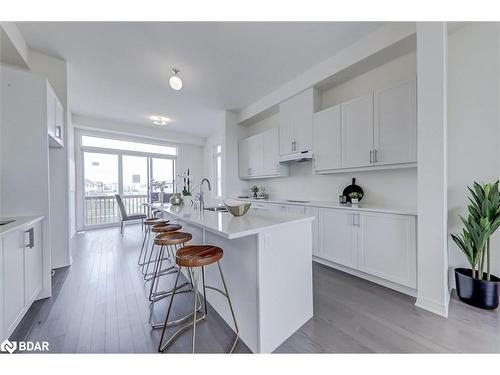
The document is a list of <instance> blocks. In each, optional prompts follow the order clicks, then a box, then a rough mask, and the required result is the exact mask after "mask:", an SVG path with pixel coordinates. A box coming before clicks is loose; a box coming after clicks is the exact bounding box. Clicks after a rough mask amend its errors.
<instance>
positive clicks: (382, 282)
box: [313, 256, 417, 297]
mask: <svg viewBox="0 0 500 375" xmlns="http://www.w3.org/2000/svg"><path fill="white" fill-rule="evenodd" d="M313 261H314V262H317V263H320V264H323V265H325V266H328V267H331V268H334V269H336V270H339V271H342V272H345V273H348V274H350V275H354V276H356V277H359V278H360V279H365V280H368V281H371V282H372V283H375V284H379V285H382V286H385V287H386V288H390V289H394V290H396V291H398V292H400V293H404V294H407V295H409V296H412V297H416V296H417V291H416V290H415V289H412V288H409V287H407V286H404V285H400V284H396V283H393V282H392V281H388V280H385V279H382V278H380V277H377V276H373V275H370V274H367V273H365V272H362V271H358V270H355V269H352V268H349V267H346V266H342V265H340V264H337V263H334V262H331V261H329V260H327V259H323V258H319V257H317V256H313Z"/></svg>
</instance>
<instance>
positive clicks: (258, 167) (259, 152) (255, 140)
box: [248, 134, 264, 177]
mask: <svg viewBox="0 0 500 375" xmlns="http://www.w3.org/2000/svg"><path fill="white" fill-rule="evenodd" d="M262 140H263V137H262V134H257V135H254V136H252V137H249V138H248V158H249V160H250V163H249V164H250V177H257V176H261V175H262V173H263V170H264V159H263V154H264V151H263V141H262Z"/></svg>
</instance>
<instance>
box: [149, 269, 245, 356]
mask: <svg viewBox="0 0 500 375" xmlns="http://www.w3.org/2000/svg"><path fill="white" fill-rule="evenodd" d="M217 266H218V270H219V274H220V277H221V280H222V285H223V288H224V290H223V291H222V290H221V289H219V288H216V287H213V286H210V285H206V284H205V269H204V268H205V267H204V266H202V267H186V268H187V271H188V272H189V273H190V274H191V278H192V280H193V293H194V296H193V313H192V314H189V315H192V316H193V321H192V322H191V323H187V324H185V325H184V326H182V327H180V328H179V329H178V330H177V331H176V332H174V333H173V335H172V336H171V337H170V338H169V339H168V340H167V341H165V342H164V340H165V336H166V331H167V328H168V327H170V326H172V325H173V324H172V322H170V321H169V317H170V313H171V311H172V304H173V301H174V297H175V295H176V294H178V292H177V284H178V281H179V276H180V274H181V270H182V268H183V267H182V266H181V267H179V273H178V274H177V277H176V280H175V284H174V289H173V293H172V297H171V298H170V302H169V305H168V310H167V316H166V317H165V324H164V326H163V331H162V334H161V339H160V344H159V346H158V351H159V352H163V351H164V350H165V349H166V348H167V347H168V346H169V345H170V344H171V343H172V341H173V340H174V339H175V338H177V337H178V336H179V335H180V334H181V333H182V332H183V331H185V330H186V329H187V328H189V327H191V326H192V327H193V334H192V352H193V353H195V349H196V325H197V323H199V322H200V321H202V320H205V319H206V317H207V313H208V310H207V298H206V290H207V289H212V290H215V291H217V292H219V293H220V294H222V295H223V296H224V297H226V299H227V301H228V304H229V309H230V310H231V316H232V319H233V324H234V328H235V332H236V337H235V339H234V341H233V344H232V346H231V348H230V350H229V353H232V352H233V351H234V348H235V347H236V344H237V342H238V340H239V328H238V323H237V322H236V317H235V315H234V310H233V305H232V303H231V298H230V297H229V292H228V290H227V285H226V281H225V279H224V274H223V273H222V268H221V266H220V264H219V262H218V261H217ZM200 268H201V276H202V277H201V279H202V280H201V282H202V289H203V299H204V307H205V309H204V310H205V311H204V313H203V314H202V315H201V316H200V317H198V314H197V312H198V311H199V308H198V305H197V303H198V300H199V291H198V281H199V277H198V275H197V273H198V272H197V271H199V269H200Z"/></svg>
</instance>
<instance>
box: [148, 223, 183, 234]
mask: <svg viewBox="0 0 500 375" xmlns="http://www.w3.org/2000/svg"><path fill="white" fill-rule="evenodd" d="M179 229H182V225H179V224H166V225H153V228H151V231H152V232H153V233H165V232H175V231H177V230H179Z"/></svg>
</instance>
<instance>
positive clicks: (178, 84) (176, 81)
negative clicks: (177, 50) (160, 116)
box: [168, 68, 182, 91]
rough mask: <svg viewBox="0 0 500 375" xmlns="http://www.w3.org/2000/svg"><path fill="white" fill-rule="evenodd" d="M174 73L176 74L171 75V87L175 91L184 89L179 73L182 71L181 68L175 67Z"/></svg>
mask: <svg viewBox="0 0 500 375" xmlns="http://www.w3.org/2000/svg"><path fill="white" fill-rule="evenodd" d="M172 73H174V75H173V76H172V77H170V79H169V81H168V83H170V87H172V88H173V89H174V90H175V91H179V90H180V89H182V80H181V78H180V77H179V76H178V75H177V74H179V73H180V70H179V69H175V68H173V69H172Z"/></svg>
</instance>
